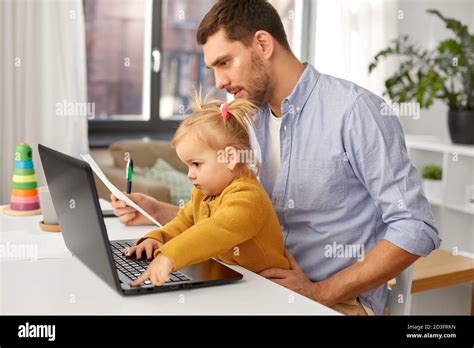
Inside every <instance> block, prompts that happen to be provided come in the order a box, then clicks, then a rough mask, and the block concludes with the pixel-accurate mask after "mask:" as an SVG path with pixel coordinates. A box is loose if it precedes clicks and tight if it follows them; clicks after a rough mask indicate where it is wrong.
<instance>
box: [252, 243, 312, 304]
mask: <svg viewBox="0 0 474 348" xmlns="http://www.w3.org/2000/svg"><path fill="white" fill-rule="evenodd" d="M285 256H286V258H287V259H288V261H290V267H291V270H286V269H281V268H269V269H266V270H264V271H262V272H260V273H259V274H260V275H261V276H262V277H265V278H268V279H270V280H271V281H273V282H275V283H277V284H280V285H282V286H284V287H286V288H288V289H290V290H293V291H294V292H297V293H299V294H300V295H303V296H306V297H309V298H310V299H312V300H316V299H315V298H314V289H313V288H314V285H315V284H313V283H312V282H311V281H310V280H309V279H308V278H307V277H306V275H305V274H304V273H303V270H302V269H301V267H300V265H298V263H297V262H296V260H295V258H294V257H293V255H291V253H290V252H289V251H288V250H286V249H285Z"/></svg>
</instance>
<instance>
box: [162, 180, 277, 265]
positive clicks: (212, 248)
mask: <svg viewBox="0 0 474 348" xmlns="http://www.w3.org/2000/svg"><path fill="white" fill-rule="evenodd" d="M259 202H261V199H259V197H258V195H257V194H256V193H254V192H253V191H252V190H248V189H245V188H242V189H240V188H239V189H236V191H231V192H228V193H226V195H225V196H224V197H223V198H222V203H221V205H220V206H219V208H218V209H217V210H216V211H215V213H214V214H213V215H212V216H211V217H209V218H207V219H205V220H202V221H200V222H199V223H197V224H195V225H193V226H192V227H190V228H189V229H188V230H186V232H184V233H181V234H180V235H178V236H177V237H175V238H173V239H172V240H170V241H169V242H168V243H166V244H165V245H163V246H162V247H161V248H160V249H158V250H155V256H156V255H157V254H158V253H159V252H161V253H163V254H164V255H165V256H167V257H169V258H170V259H171V261H172V262H173V264H174V271H175V270H178V269H181V268H183V267H186V266H189V265H191V264H195V263H198V262H202V261H205V260H208V259H210V258H212V257H216V256H218V255H220V254H222V253H224V252H226V251H228V250H230V249H232V248H233V247H235V246H237V245H239V244H241V243H243V242H245V241H247V240H249V239H251V238H252V237H254V236H256V235H257V234H258V232H259V231H260V230H261V229H262V228H263V224H264V222H265V221H266V218H265V217H266V214H267V213H268V212H265V210H264V208H263V207H262V204H259Z"/></svg>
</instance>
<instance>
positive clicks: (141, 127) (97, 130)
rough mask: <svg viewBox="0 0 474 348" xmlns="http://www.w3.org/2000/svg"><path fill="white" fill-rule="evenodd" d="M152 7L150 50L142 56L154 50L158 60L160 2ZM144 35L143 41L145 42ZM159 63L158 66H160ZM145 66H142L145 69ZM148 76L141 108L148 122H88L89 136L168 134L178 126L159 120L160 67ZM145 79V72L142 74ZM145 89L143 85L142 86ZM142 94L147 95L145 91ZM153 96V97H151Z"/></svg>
mask: <svg viewBox="0 0 474 348" xmlns="http://www.w3.org/2000/svg"><path fill="white" fill-rule="evenodd" d="M150 1H151V6H152V11H151V13H152V15H151V21H152V28H151V50H150V51H149V52H145V53H144V54H150V57H149V58H150V60H151V59H152V57H151V55H152V53H153V51H154V50H158V51H159V52H160V60H161V57H162V47H161V43H162V40H161V37H162V27H161V25H162V22H163V21H162V5H163V3H162V0H150ZM146 39H147V38H146V35H145V40H146ZM161 63H162V62H161V61H160V65H161ZM146 68H147V66H144V69H146ZM148 73H149V74H150V75H149V96H150V97H149V98H148V99H149V105H143V107H145V108H146V107H148V108H149V113H150V118H149V120H146V121H145V120H139V121H138V120H137V121H133V120H124V121H117V120H89V122H88V125H89V134H110V133H122V134H129V133H143V134H163V133H164V134H169V133H173V132H174V131H175V130H176V129H177V128H178V126H179V123H180V121H177V120H162V119H161V118H160V98H161V66H160V69H159V71H158V72H154V71H153V70H152V69H151V66H150V70H149V72H148ZM143 77H144V79H145V72H144V73H143ZM143 86H144V88H145V87H146V85H145V83H144V84H143ZM143 93H147V92H146V91H145V90H144V91H143ZM153 96H155V97H153Z"/></svg>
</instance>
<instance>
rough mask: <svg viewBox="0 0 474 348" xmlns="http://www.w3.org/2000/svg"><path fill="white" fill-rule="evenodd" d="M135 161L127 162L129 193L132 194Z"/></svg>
mask: <svg viewBox="0 0 474 348" xmlns="http://www.w3.org/2000/svg"><path fill="white" fill-rule="evenodd" d="M132 179H133V160H132V159H129V160H128V162H127V193H132Z"/></svg>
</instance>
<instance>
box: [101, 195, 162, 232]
mask: <svg viewBox="0 0 474 348" xmlns="http://www.w3.org/2000/svg"><path fill="white" fill-rule="evenodd" d="M125 195H127V197H128V198H130V199H131V200H132V201H134V202H135V203H137V204H138V205H139V206H140V207H142V208H143V209H144V210H145V211H146V212H147V213H148V214H150V215H151V216H153V217H155V216H156V215H157V214H156V213H157V211H158V206H159V202H158V201H157V200H156V199H154V198H152V197H150V196H147V195H144V194H143V193H130V194H127V193H125ZM110 204H111V205H112V207H113V208H114V213H115V215H116V216H118V217H119V221H120V222H121V223H123V224H125V225H130V226H134V225H150V224H152V222H151V221H150V220H148V219H147V218H146V217H144V216H143V215H142V214H141V213H139V212H138V211H136V210H135V209H134V208H132V207H129V206H127V204H126V203H125V202H124V201H121V200H119V199H117V197H115V195H113V194H111V195H110Z"/></svg>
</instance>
